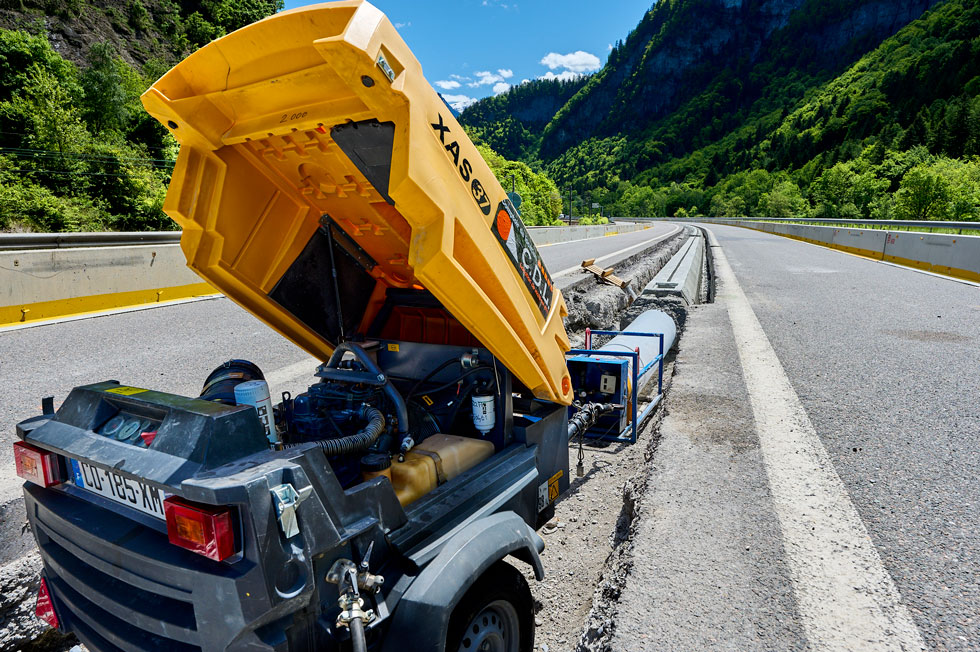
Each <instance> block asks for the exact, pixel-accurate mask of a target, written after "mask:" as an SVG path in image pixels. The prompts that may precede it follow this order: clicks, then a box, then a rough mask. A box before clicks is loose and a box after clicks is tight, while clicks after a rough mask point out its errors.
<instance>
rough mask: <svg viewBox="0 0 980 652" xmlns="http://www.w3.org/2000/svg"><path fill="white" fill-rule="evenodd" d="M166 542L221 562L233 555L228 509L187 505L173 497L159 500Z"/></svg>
mask: <svg viewBox="0 0 980 652" xmlns="http://www.w3.org/2000/svg"><path fill="white" fill-rule="evenodd" d="M163 510H164V512H165V513H166V516H167V536H168V538H169V539H170V543H172V544H174V545H175V546H180V547H181V548H186V549H187V550H190V551H191V552H196V553H197V554H199V555H204V556H205V557H208V558H209V559H214V560H215V561H222V560H224V559H227V558H228V557H231V556H232V555H234V554H235V531H234V529H233V527H232V520H231V510H230V509H229V508H227V507H213V506H211V505H200V504H198V503H191V502H188V501H186V500H183V499H181V498H178V497H176V496H171V497H170V498H167V499H166V500H164V501H163Z"/></svg>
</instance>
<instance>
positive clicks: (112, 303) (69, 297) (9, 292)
mask: <svg viewBox="0 0 980 652" xmlns="http://www.w3.org/2000/svg"><path fill="white" fill-rule="evenodd" d="M215 292H216V291H215V289H214V288H212V287H211V286H210V285H208V284H207V283H205V282H203V281H202V280H201V278H200V277H198V276H197V274H195V273H194V272H192V271H191V270H190V269H188V268H187V266H186V263H185V261H184V254H183V253H182V252H181V250H180V245H176V244H162V245H136V246H120V247H82V248H71V249H44V250H21V251H16V250H15V251H0V326H5V325H10V324H16V323H23V322H29V321H37V320H43V319H52V318H55V317H62V316H65V315H74V314H80V313H86V312H96V311H102V310H111V309H113V308H120V307H124V306H134V305H140V304H147V303H158V302H163V301H171V300H175V299H186V298H188V297H194V296H201V295H208V294H215Z"/></svg>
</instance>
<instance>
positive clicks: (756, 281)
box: [614, 225, 980, 650]
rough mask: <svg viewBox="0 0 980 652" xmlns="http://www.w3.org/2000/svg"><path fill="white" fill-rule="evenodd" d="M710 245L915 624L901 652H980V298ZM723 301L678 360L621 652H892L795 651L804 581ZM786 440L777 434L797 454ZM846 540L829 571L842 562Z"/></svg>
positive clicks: (760, 238) (780, 249) (787, 250)
mask: <svg viewBox="0 0 980 652" xmlns="http://www.w3.org/2000/svg"><path fill="white" fill-rule="evenodd" d="M709 229H710V230H711V231H712V232H714V233H715V235H716V236H717V241H718V244H719V245H720V247H721V249H722V250H723V252H724V256H725V257H726V258H727V260H728V262H729V264H730V267H731V270H732V271H733V272H734V277H735V278H736V279H737V284H738V285H740V286H741V289H742V290H743V291H744V296H745V298H747V300H748V305H749V306H750V307H751V310H752V311H754V313H755V316H756V317H757V318H758V323H759V324H760V325H761V327H762V331H764V335H765V338H763V339H766V338H767V339H768V343H769V344H771V350H772V351H774V352H775V355H776V356H777V357H778V362H779V363H781V366H782V369H783V370H784V371H785V377H786V378H787V379H788V381H789V385H790V386H791V391H792V392H794V393H795V396H796V397H798V401H799V404H800V405H801V406H802V410H803V411H805V417H804V418H808V421H809V423H810V424H812V430H813V431H815V434H816V439H815V441H818V442H820V443H822V447H823V448H824V449H825V450H826V459H827V464H828V466H829V467H830V469H829V473H830V475H831V476H839V480H840V481H841V482H842V491H841V498H842V500H843V502H845V503H848V504H852V505H853V508H852V509H854V510H856V520H857V521H858V525H859V526H861V525H862V524H863V528H860V529H862V531H863V530H864V529H866V532H867V535H865V537H866V536H870V541H871V543H872V544H873V547H871V546H868V548H869V549H870V550H871V552H872V557H880V562H878V561H877V559H874V560H872V561H874V562H875V563H876V564H880V566H882V567H883V569H884V571H885V572H886V573H887V576H890V578H891V580H893V581H894V587H896V588H897V589H898V594H900V599H901V603H902V604H904V607H905V608H907V613H908V614H910V615H911V621H912V622H914V627H913V628H912V629H913V631H912V632H911V634H910V635H909V636H907V637H906V638H905V640H906V641H913V644H911V645H909V646H907V647H902V648H901V649H915V648H916V647H917V645H916V644H914V641H915V640H916V639H917V638H918V636H919V635H920V634H921V639H919V640H920V641H923V642H924V644H925V647H926V648H927V649H930V650H933V649H934V650H977V649H980V482H978V478H980V403H978V397H980V392H978V388H980V385H978V381H977V370H978V368H980V288H977V287H975V286H970V285H966V284H962V283H959V282H955V281H952V280H946V279H942V278H937V277H934V276H930V275H926V274H922V273H919V272H916V271H913V270H909V269H904V268H898V267H894V266H889V265H885V264H881V263H877V262H874V261H870V260H866V259H862V258H858V257H855V256H850V255H847V254H844V253H840V252H837V251H833V250H829V249H826V248H821V247H817V246H813V245H809V244H804V243H799V242H796V241H793V240H789V239H785V238H780V237H777V236H773V235H768V234H764V233H761V232H757V231H751V230H746V229H739V228H735V227H725V226H717V225H711V226H709ZM723 290H725V289H724V288H719V297H720V299H719V303H718V304H713V305H711V306H704V307H703V308H698V309H696V310H695V311H694V312H693V314H692V315H691V317H690V318H689V321H688V332H687V333H686V334H685V336H684V338H685V339H682V342H681V344H682V348H681V352H680V354H679V356H678V362H677V364H678V367H677V369H678V376H677V377H676V378H675V380H676V381H677V387H675V388H674V390H672V396H671V399H670V401H669V403H668V408H669V415H668V417H667V419H666V420H665V422H664V431H663V443H662V444H661V448H660V449H659V450H658V452H657V455H656V457H655V459H654V460H653V465H654V472H653V475H652V476H651V492H650V494H649V495H648V497H647V502H646V503H645V507H644V510H645V512H644V516H643V517H642V519H643V521H642V522H641V525H640V529H639V530H638V535H637V545H638V546H639V547H638V552H637V564H636V567H635V568H634V571H633V575H632V576H631V578H630V582H629V583H628V584H627V585H626V588H625V590H624V596H625V602H626V604H625V608H624V611H623V613H622V614H621V615H623V616H626V617H624V618H621V619H620V621H619V622H620V623H621V624H622V623H624V622H625V623H629V624H628V625H627V626H624V627H622V629H621V631H620V638H619V639H618V640H617V642H616V643H617V644H616V645H614V649H624V650H625V649H630V650H639V649H659V650H669V649H772V650H779V649H796V648H801V649H802V648H806V647H807V646H808V644H809V647H810V649H862V650H863V649H899V648H898V647H894V646H889V645H885V644H884V643H882V642H881V641H878V642H877V644H874V645H872V644H870V643H867V642H865V641H854V642H853V645H851V646H850V647H845V648H840V647H833V646H825V645H823V644H822V642H821V641H818V640H812V639H811V640H809V641H808V640H807V637H808V636H809V635H811V634H808V631H809V630H807V629H806V625H807V619H806V618H805V617H804V616H803V612H804V611H806V610H807V609H808V608H809V607H807V606H806V597H807V595H808V594H809V592H810V588H811V587H810V586H809V585H810V584H812V583H813V581H814V580H813V578H810V577H807V576H806V575H805V574H803V575H801V574H800V573H799V571H794V570H793V568H794V567H793V557H794V556H799V555H800V554H801V551H800V546H798V545H797V543H794V542H792V541H791V542H790V543H787V541H789V540H790V539H791V538H790V539H787V532H786V526H785V524H783V528H782V531H781V529H780V523H783V521H781V520H780V519H781V518H783V515H782V512H781V510H783V511H785V509H786V508H787V506H786V505H780V504H779V497H778V496H777V494H779V493H780V492H781V491H782V489H781V488H780V487H778V486H776V485H774V484H773V482H774V481H773V479H772V478H773V477H774V475H775V476H778V471H780V469H776V471H777V473H775V474H774V470H773V469H772V468H770V467H771V466H772V464H773V459H776V458H773V459H770V458H768V457H767V455H771V452H772V451H771V450H769V451H768V453H766V454H762V453H765V452H766V450H767V448H766V443H765V438H764V437H762V436H761V435H760V432H761V431H762V429H761V428H760V421H759V417H760V413H759V410H758V407H756V410H755V415H754V418H753V411H752V410H749V409H747V406H749V405H750V401H749V395H748V394H749V393H748V392H747V391H746V383H747V382H750V381H751V378H752V377H753V374H752V373H750V372H749V371H748V370H747V366H746V364H747V363H746V360H745V359H744V350H743V348H742V344H741V343H740V341H741V340H745V339H747V338H748V337H749V334H748V333H744V332H742V333H740V332H733V326H732V324H733V323H735V322H736V319H735V318H734V317H732V320H731V322H729V320H728V319H727V318H725V313H724V312H721V313H720V312H719V311H728V314H729V315H731V305H728V306H725V305H724V302H725V301H727V300H728V298H726V296H725V295H726V292H725V291H723ZM727 290H728V292H727V294H729V295H730V294H731V293H730V290H731V288H728V289H727ZM692 346H697V347H698V350H692V349H691V348H690V347H692ZM705 351H710V355H706V354H705ZM740 355H741V356H742V358H743V359H742V363H741V364H739V357H740ZM749 363H751V360H750V361H749ZM733 367H734V373H733ZM739 370H740V371H741V373H739ZM726 418H727V419H728V420H729V421H730V423H728V424H725V422H724V421H725V419H726ZM798 425H799V424H798V423H796V422H793V421H790V420H787V421H784V422H776V428H777V430H782V433H783V434H784V435H785V436H786V437H790V438H792V437H795V436H797V434H798V433H797V432H795V431H797V430H798V429H799V428H798ZM760 442H761V444H760ZM790 452H791V453H792V452H793V451H790ZM766 471H768V476H769V481H768V482H767V481H766ZM782 495H785V494H782ZM774 496H775V497H776V498H774ZM803 500H806V498H804V499H803ZM789 507H790V508H792V505H790V506H789ZM849 508H850V507H849ZM777 515H780V517H779V518H777ZM805 516H807V517H810V516H813V518H814V519H815V520H817V521H819V520H820V518H823V517H824V516H826V515H821V514H818V515H810V514H806V515H805ZM844 520H846V519H844ZM816 534H817V535H819V532H817V533H816ZM833 536H834V535H832V537H833ZM780 539H782V541H781V542H780ZM831 541H834V539H833V538H831ZM839 541H840V543H839V544H838V550H837V551H836V552H834V553H833V555H831V556H830V557H831V559H830V561H831V562H833V561H835V560H834V559H833V558H834V557H837V556H840V555H844V556H846V555H847V554H849V553H850V552H851V551H850V550H848V548H849V545H848V543H847V541H846V539H845V538H844V537H843V535H841V538H840V540H839ZM862 545H866V544H864V543H862ZM803 547H805V545H804V546H803ZM826 561H828V560H826V559H821V560H819V563H823V562H826ZM796 568H799V566H798V565H797V566H796ZM794 573H795V575H794ZM831 579H833V578H831ZM791 580H792V581H791ZM844 583H845V584H847V583H850V582H849V581H848V580H844ZM845 588H847V587H845ZM853 588H855V589H857V588H858V587H857V586H855V587H853ZM637 593H638V595H636V594H637ZM885 593H887V591H885ZM661 604H662V605H664V608H663V613H662V616H659V617H658V616H653V617H648V618H647V619H645V620H644V619H643V617H642V614H643V613H644V611H645V612H647V613H650V612H658V611H660V606H659V605H661ZM638 605H639V606H640V607H642V608H640V607H637V606H638ZM643 605H645V606H643ZM801 605H803V606H801ZM634 607H636V608H634ZM819 607H820V606H819V605H818V608H819ZM630 615H632V616H633V618H632V620H631V619H630V618H629V616H630ZM825 615H826V614H825ZM886 615H887V614H886ZM818 620H819V619H818ZM845 620H846V618H845ZM842 622H843V620H842ZM915 629H917V630H918V631H917V632H916V631H914V630H915ZM839 633H840V632H832V634H839ZM898 638H901V637H898ZM893 642H894V641H893Z"/></svg>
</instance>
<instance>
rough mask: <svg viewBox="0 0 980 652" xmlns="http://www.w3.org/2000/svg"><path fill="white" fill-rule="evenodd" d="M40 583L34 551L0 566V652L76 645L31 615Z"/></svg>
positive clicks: (33, 651) (30, 651) (42, 650)
mask: <svg viewBox="0 0 980 652" xmlns="http://www.w3.org/2000/svg"><path fill="white" fill-rule="evenodd" d="M40 583H41V557H40V555H38V553H37V552H36V551H34V552H30V553H28V554H27V555H24V556H22V557H20V558H19V559H15V560H14V561H11V562H9V563H7V564H4V565H3V566H0V650H2V651H3V652H14V651H15V650H20V651H21V652H53V651H55V650H66V649H68V648H69V647H71V645H73V644H74V643H75V642H76V639H75V637H74V636H71V635H68V636H66V635H64V634H61V633H60V632H58V631H57V630H55V629H51V628H50V627H48V625H47V623H45V622H44V621H42V620H41V619H40V618H38V617H37V616H35V615H34V605H35V602H36V600H37V589H38V586H39V585H40Z"/></svg>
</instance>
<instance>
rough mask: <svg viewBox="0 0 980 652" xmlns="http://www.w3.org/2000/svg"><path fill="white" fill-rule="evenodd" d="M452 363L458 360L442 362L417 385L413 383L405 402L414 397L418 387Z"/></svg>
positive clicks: (451, 359)
mask: <svg viewBox="0 0 980 652" xmlns="http://www.w3.org/2000/svg"><path fill="white" fill-rule="evenodd" d="M453 363H459V358H450V359H448V360H446V361H445V362H443V363H442V364H441V365H439V366H438V367H436V368H435V369H433V370H432V371H430V372H429V373H428V374H426V376H425V377H424V378H423V379H422V380H420V381H418V382H417V383H415V384H414V385H412V389H411V390H409V392H408V394H406V395H405V400H408V399H410V398H412V397H413V396H415V393H416V392H418V389H419V387H421V386H422V384H423V383H426V382H428V381H429V379H430V378H432V377H433V376H435V375H436V374H437V373H439V372H440V371H442V370H443V369H445V368H446V367H448V366H449V365H451V364H453ZM453 382H454V383H455V382H456V381H455V380H454V381H453ZM429 391H432V390H429Z"/></svg>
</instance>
